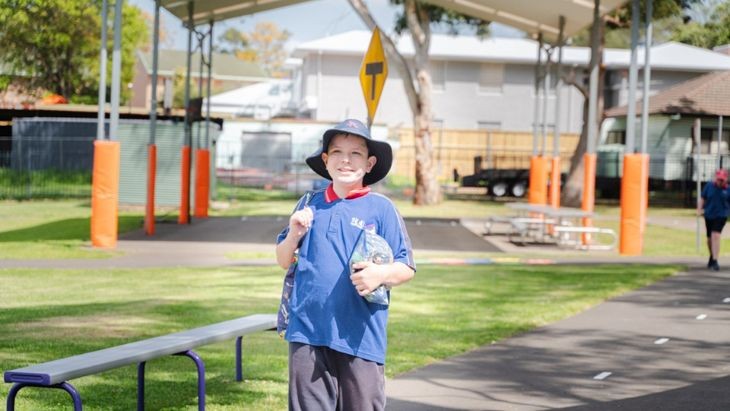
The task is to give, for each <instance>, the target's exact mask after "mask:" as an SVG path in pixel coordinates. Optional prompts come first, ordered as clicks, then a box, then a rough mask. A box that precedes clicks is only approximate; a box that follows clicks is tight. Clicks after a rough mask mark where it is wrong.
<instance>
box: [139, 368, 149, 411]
mask: <svg viewBox="0 0 730 411" xmlns="http://www.w3.org/2000/svg"><path fill="white" fill-rule="evenodd" d="M145 364H147V362H146V361H142V362H141V363H139V364H137V411H142V410H144V367H145Z"/></svg>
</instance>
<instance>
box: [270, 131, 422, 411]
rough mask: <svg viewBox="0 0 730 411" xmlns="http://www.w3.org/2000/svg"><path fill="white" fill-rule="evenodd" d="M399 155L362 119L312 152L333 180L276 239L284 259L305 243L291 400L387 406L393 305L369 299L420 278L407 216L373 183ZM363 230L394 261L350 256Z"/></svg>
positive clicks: (291, 334)
mask: <svg viewBox="0 0 730 411" xmlns="http://www.w3.org/2000/svg"><path fill="white" fill-rule="evenodd" d="M392 161H393V152H392V150H391V148H390V145H389V144H388V143H386V142H382V141H377V140H373V139H372V138H371V137H370V131H369V130H368V128H367V127H366V126H365V125H364V124H363V123H361V122H360V121H358V120H345V121H343V122H342V123H340V124H338V125H336V126H335V127H334V128H332V129H329V130H327V131H326V132H325V133H324V135H323V136H322V147H321V148H320V149H319V150H317V152H315V153H314V154H313V155H312V156H310V157H309V158H307V164H308V165H309V167H311V168H312V170H314V171H315V172H316V173H317V174H319V175H321V176H322V177H324V178H326V179H328V180H331V181H332V183H331V184H330V185H329V187H327V188H326V189H324V190H319V191H316V192H315V193H314V194H313V195H312V196H311V197H310V198H309V202H308V205H307V206H306V207H304V208H302V209H301V210H299V211H296V212H294V213H293V214H292V215H291V217H290V218H289V226H288V227H287V228H285V229H284V230H283V231H282V232H281V234H279V237H278V239H277V246H276V258H277V261H278V263H279V265H281V266H282V267H283V268H285V269H287V268H288V267H289V265H290V264H291V263H292V260H293V258H294V254H295V252H297V250H298V259H297V266H296V273H295V280H294V288H293V290H292V293H291V297H290V300H289V324H288V327H287V329H286V335H285V338H286V340H287V341H289V409H290V410H363V411H364V410H369V411H372V410H383V409H384V408H385V374H384V364H385V351H386V324H387V320H388V306H387V305H380V304H376V303H370V302H368V301H367V300H365V299H364V298H363V296H365V295H367V294H369V293H370V292H372V291H373V290H375V289H376V288H378V287H379V286H380V285H385V286H386V287H388V288H391V287H395V286H397V285H400V284H403V283H405V282H407V281H409V280H411V279H412V278H413V276H414V274H415V263H414V261H413V253H412V250H411V244H410V239H409V238H408V233H407V232H406V229H405V225H404V224H403V220H402V219H401V217H400V215H399V214H398V211H397V210H396V208H395V206H394V205H393V203H392V202H391V201H390V200H389V199H388V198H386V197H385V196H383V195H380V194H376V193H373V192H371V191H370V187H369V186H370V185H372V184H374V183H376V182H378V181H380V180H381V179H382V178H384V177H385V176H386V175H387V174H388V171H389V170H390V166H391V164H392ZM364 229H368V230H372V229H374V230H375V233H376V234H378V235H380V236H381V237H383V238H384V239H385V240H386V242H387V243H388V245H389V246H390V248H391V249H392V251H393V257H394V258H393V261H394V262H393V263H391V264H380V265H379V264H374V263H372V262H361V263H357V264H356V265H354V266H353V267H352V268H353V270H354V271H355V272H354V273H351V271H350V266H349V261H350V257H351V255H352V252H353V250H354V249H355V244H356V242H357V240H358V238H359V237H360V235H361V234H362V231H363V230H364Z"/></svg>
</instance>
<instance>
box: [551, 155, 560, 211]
mask: <svg viewBox="0 0 730 411" xmlns="http://www.w3.org/2000/svg"><path fill="white" fill-rule="evenodd" d="M549 194H550V195H549V198H550V206H551V207H553V208H559V207H560V157H553V159H552V165H551V166H550V193H549Z"/></svg>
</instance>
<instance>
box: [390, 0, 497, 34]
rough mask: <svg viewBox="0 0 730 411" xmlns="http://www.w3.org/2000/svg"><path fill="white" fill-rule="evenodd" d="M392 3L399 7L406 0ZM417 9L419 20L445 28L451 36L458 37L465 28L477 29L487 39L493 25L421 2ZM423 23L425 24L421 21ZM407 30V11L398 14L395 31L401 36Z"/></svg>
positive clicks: (417, 4) (392, 0)
mask: <svg viewBox="0 0 730 411" xmlns="http://www.w3.org/2000/svg"><path fill="white" fill-rule="evenodd" d="M390 2H391V3H392V4H396V5H399V6H404V5H405V0H391V1H390ZM404 9H405V6H404ZM416 9H417V14H418V17H419V19H422V18H425V19H424V20H427V21H429V22H431V23H433V24H435V25H437V26H439V25H441V26H444V27H446V30H447V32H448V33H449V34H454V35H456V34H459V32H460V31H462V30H464V29H465V28H468V27H471V28H475V29H476V34H477V35H478V36H480V37H486V36H488V35H489V24H490V23H491V22H489V21H486V20H482V19H478V18H475V17H471V16H467V15H465V14H461V13H458V12H456V11H453V10H450V9H445V8H443V7H439V6H435V5H432V4H430V3H425V2H421V1H417V2H416ZM421 23H422V24H423V23H424V22H423V21H421ZM407 29H408V25H407V23H406V14H405V11H403V12H399V13H398V14H396V22H395V31H396V33H398V34H401V33H402V32H404V31H406V30H407Z"/></svg>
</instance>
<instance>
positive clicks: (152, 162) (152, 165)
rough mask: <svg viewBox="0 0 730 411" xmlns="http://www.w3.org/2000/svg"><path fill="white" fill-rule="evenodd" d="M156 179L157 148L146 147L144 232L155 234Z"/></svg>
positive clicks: (151, 145)
mask: <svg viewBox="0 0 730 411" xmlns="http://www.w3.org/2000/svg"><path fill="white" fill-rule="evenodd" d="M156 177H157V146H156V145H154V144H149V145H148V146H147V203H146V207H145V214H144V232H145V234H147V235H154V234H155V179H156Z"/></svg>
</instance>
